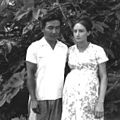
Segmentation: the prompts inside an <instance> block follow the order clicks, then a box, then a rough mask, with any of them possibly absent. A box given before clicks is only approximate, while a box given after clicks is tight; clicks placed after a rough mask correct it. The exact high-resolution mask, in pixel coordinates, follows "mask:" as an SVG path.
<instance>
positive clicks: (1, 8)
mask: <svg viewBox="0 0 120 120" xmlns="http://www.w3.org/2000/svg"><path fill="white" fill-rule="evenodd" d="M52 12H53V13H54V14H56V15H60V16H61V17H62V21H63V25H62V30H61V32H62V34H61V36H60V40H62V41H63V42H64V43H65V44H67V45H68V46H71V45H72V44H73V42H72V39H73V38H72V29H71V26H72V23H73V22H74V21H75V20H76V19H78V18H79V17H81V16H83V15H89V17H90V18H91V19H92V22H93V29H92V39H91V42H93V43H95V44H98V45H100V46H102V47H103V48H104V49H105V51H106V53H107V55H108V57H109V59H110V60H109V62H108V64H107V71H108V78H109V82H108V90H107V93H106V101H105V109H106V111H105V114H106V115H111V114H112V113H119V112H120V0H102V1H100V0H0V120H11V119H12V118H15V117H17V118H19V119H21V120H23V119H26V117H27V101H28V91H27V89H26V66H25V56H26V49H27V47H28V46H29V45H30V44H31V43H32V42H33V41H36V40H38V39H40V38H41V37H42V36H43V34H42V32H41V18H42V17H43V16H44V15H45V14H46V13H52Z"/></svg>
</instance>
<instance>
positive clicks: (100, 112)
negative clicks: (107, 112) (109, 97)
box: [94, 101, 104, 119]
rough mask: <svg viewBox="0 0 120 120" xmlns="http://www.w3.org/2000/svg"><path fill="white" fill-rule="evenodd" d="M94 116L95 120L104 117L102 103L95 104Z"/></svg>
mask: <svg viewBox="0 0 120 120" xmlns="http://www.w3.org/2000/svg"><path fill="white" fill-rule="evenodd" d="M94 114H95V118H97V119H98V118H101V117H103V116H104V102H99V101H98V102H97V103H96V106H95V111H94Z"/></svg>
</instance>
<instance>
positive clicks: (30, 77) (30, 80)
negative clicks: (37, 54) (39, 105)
mask: <svg viewBox="0 0 120 120" xmlns="http://www.w3.org/2000/svg"><path fill="white" fill-rule="evenodd" d="M26 67H27V88H28V91H29V94H30V96H31V100H32V101H34V100H35V101H36V94H35V88H36V81H35V73H36V69H37V64H34V63H31V62H28V61H27V62H26Z"/></svg>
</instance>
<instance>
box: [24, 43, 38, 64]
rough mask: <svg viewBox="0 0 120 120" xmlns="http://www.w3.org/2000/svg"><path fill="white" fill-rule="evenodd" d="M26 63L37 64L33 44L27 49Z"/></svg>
mask: <svg viewBox="0 0 120 120" xmlns="http://www.w3.org/2000/svg"><path fill="white" fill-rule="evenodd" d="M26 61H28V62H31V63H35V64H36V63H37V57H36V49H35V47H34V45H33V44H31V45H30V46H29V47H28V49H27V54H26Z"/></svg>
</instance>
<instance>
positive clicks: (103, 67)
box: [95, 63, 108, 118]
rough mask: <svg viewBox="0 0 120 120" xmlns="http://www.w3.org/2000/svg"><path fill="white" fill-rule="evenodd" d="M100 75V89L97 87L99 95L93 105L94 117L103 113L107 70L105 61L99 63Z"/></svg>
mask: <svg viewBox="0 0 120 120" xmlns="http://www.w3.org/2000/svg"><path fill="white" fill-rule="evenodd" d="M98 74H99V77H100V89H99V97H98V101H97V103H96V106H95V116H96V118H100V117H102V116H103V115H104V99H105V94H106V89H107V81H108V79H107V72H106V63H101V64H99V71H98Z"/></svg>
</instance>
